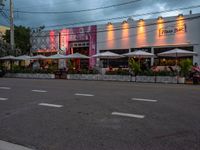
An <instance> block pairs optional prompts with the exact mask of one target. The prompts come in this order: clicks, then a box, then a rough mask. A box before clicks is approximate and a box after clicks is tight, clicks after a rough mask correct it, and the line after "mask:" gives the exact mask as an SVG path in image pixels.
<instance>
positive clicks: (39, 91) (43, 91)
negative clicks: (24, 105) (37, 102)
mask: <svg viewBox="0 0 200 150" xmlns="http://www.w3.org/2000/svg"><path fill="white" fill-rule="evenodd" d="M32 92H38V93H47V91H45V90H32Z"/></svg>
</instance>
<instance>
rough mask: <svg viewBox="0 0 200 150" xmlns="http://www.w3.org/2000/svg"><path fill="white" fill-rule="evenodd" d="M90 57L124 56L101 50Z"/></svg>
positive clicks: (109, 57) (110, 57) (108, 57)
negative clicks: (101, 51)
mask: <svg viewBox="0 0 200 150" xmlns="http://www.w3.org/2000/svg"><path fill="white" fill-rule="evenodd" d="M92 57H96V58H102V59H115V58H122V57H124V56H122V55H120V54H116V53H113V52H110V51H107V52H103V53H98V54H96V55H93V56H92Z"/></svg>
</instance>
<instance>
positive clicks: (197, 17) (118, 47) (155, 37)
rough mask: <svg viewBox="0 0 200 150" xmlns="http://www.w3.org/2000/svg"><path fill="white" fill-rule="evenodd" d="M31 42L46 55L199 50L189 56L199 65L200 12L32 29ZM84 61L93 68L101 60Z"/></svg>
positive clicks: (160, 61)
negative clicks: (60, 27) (97, 23)
mask: <svg viewBox="0 0 200 150" xmlns="http://www.w3.org/2000/svg"><path fill="white" fill-rule="evenodd" d="M31 43H32V48H31V50H32V52H33V53H35V54H36V53H37V54H39V53H40V54H45V55H51V54H55V53H57V52H59V53H63V54H72V53H75V52H79V53H81V54H85V55H87V56H92V55H94V54H96V53H99V52H104V51H111V52H115V53H118V54H124V53H128V52H131V51H135V50H144V51H147V52H151V53H154V54H157V53H161V52H164V51H168V50H171V49H174V48H180V49H184V50H189V51H194V52H197V53H198V56H194V57H188V58H190V59H192V60H193V63H195V62H197V63H198V64H199V65H200V14H190V15H182V14H180V15H177V16H173V17H166V18H163V17H158V18H154V19H147V20H144V19H139V20H133V19H128V20H127V21H126V20H125V21H123V22H118V23H112V22H109V23H107V24H102V25H97V26H96V25H92V26H85V27H75V28H69V29H68V28H64V29H61V30H49V31H40V32H33V33H32V35H31ZM127 60H128V59H127V58H123V59H116V60H111V61H110V64H111V65H113V67H115V66H121V67H126V66H127V65H128V61H127ZM144 61H147V62H148V63H149V65H153V64H156V65H175V59H173V58H160V57H155V58H151V59H147V60H144ZM84 63H85V65H88V66H89V67H94V66H95V65H96V64H98V63H99V62H98V61H97V62H96V59H95V58H91V59H89V60H82V62H81V64H84Z"/></svg>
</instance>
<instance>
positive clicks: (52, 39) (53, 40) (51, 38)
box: [49, 31, 56, 50]
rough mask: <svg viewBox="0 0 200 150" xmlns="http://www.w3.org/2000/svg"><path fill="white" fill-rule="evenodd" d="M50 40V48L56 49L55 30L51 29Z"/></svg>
mask: <svg viewBox="0 0 200 150" xmlns="http://www.w3.org/2000/svg"><path fill="white" fill-rule="evenodd" d="M49 40H50V50H54V49H55V47H56V44H55V31H50V33H49Z"/></svg>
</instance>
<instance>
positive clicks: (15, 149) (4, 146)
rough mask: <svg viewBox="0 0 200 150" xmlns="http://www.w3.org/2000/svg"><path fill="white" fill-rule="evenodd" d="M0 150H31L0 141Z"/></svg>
mask: <svg viewBox="0 0 200 150" xmlns="http://www.w3.org/2000/svg"><path fill="white" fill-rule="evenodd" d="M0 150H32V149H30V148H27V147H24V146H21V145H17V144H13V143H9V142H5V141H1V140H0Z"/></svg>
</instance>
